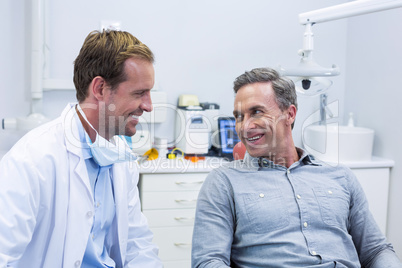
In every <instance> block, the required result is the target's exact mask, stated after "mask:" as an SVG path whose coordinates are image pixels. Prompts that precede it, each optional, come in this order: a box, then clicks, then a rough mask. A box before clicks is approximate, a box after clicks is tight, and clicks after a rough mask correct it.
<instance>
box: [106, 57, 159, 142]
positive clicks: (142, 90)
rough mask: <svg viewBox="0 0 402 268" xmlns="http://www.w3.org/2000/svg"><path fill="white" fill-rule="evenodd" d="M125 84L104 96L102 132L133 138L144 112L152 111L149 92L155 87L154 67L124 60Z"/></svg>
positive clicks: (141, 61) (137, 61)
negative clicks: (103, 128) (106, 131)
mask: <svg viewBox="0 0 402 268" xmlns="http://www.w3.org/2000/svg"><path fill="white" fill-rule="evenodd" d="M124 68H125V74H126V81H124V82H122V83H120V84H119V85H118V87H117V88H116V89H114V90H107V91H106V95H105V99H104V100H105V107H104V114H105V118H104V120H105V122H104V123H105V129H106V130H109V131H108V134H109V138H110V137H112V136H114V135H126V136H132V135H134V134H135V132H136V125H137V124H138V122H139V117H140V116H141V115H142V113H143V112H151V111H152V101H151V93H150V91H151V89H152V87H153V86H154V77H155V74H154V67H153V64H152V63H151V62H149V61H147V60H144V59H135V58H130V59H127V60H126V62H125V63H124Z"/></svg>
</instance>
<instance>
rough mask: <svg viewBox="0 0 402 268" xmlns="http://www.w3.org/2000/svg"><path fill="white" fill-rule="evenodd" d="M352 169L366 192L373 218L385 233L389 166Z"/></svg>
mask: <svg viewBox="0 0 402 268" xmlns="http://www.w3.org/2000/svg"><path fill="white" fill-rule="evenodd" d="M352 171H353V173H354V174H355V175H356V177H357V180H358V181H359V182H360V184H361V186H362V188H363V190H364V193H365V194H366V197H367V201H368V204H369V207H370V211H371V213H372V214H373V217H374V219H375V220H376V222H377V224H378V226H379V227H380V229H381V231H382V232H383V234H386V230H387V210H388V187H389V168H365V169H363V168H362V169H352Z"/></svg>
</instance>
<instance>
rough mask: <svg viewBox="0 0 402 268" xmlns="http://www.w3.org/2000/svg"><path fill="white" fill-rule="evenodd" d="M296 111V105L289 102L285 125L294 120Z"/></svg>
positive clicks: (290, 123)
mask: <svg viewBox="0 0 402 268" xmlns="http://www.w3.org/2000/svg"><path fill="white" fill-rule="evenodd" d="M296 113H297V109H296V106H294V105H293V104H291V105H290V106H289V108H288V109H287V118H286V120H287V122H286V125H289V126H291V125H292V124H293V122H294V121H295V120H296Z"/></svg>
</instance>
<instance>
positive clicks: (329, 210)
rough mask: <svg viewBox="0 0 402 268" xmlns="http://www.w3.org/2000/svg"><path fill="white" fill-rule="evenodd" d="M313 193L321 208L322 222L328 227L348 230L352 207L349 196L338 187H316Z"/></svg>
mask: <svg viewBox="0 0 402 268" xmlns="http://www.w3.org/2000/svg"><path fill="white" fill-rule="evenodd" d="M313 191H314V194H315V197H316V199H317V202H318V205H319V207H320V213H321V218H322V221H323V222H324V223H326V224H327V225H331V226H338V227H341V228H346V227H347V221H348V217H349V207H350V201H349V194H348V193H347V192H346V191H345V190H344V189H342V188H337V187H328V188H322V187H316V188H314V189H313Z"/></svg>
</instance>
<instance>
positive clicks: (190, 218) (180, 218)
mask: <svg viewBox="0 0 402 268" xmlns="http://www.w3.org/2000/svg"><path fill="white" fill-rule="evenodd" d="M174 219H175V220H176V221H193V220H195V218H194V217H174Z"/></svg>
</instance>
